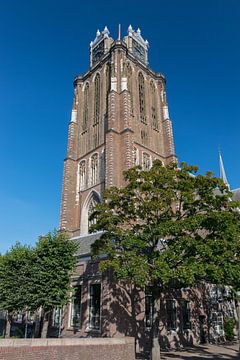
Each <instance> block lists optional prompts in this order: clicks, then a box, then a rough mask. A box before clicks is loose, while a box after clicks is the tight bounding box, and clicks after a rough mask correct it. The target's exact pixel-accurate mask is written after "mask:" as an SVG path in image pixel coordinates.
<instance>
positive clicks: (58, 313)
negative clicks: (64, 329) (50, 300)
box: [52, 307, 63, 327]
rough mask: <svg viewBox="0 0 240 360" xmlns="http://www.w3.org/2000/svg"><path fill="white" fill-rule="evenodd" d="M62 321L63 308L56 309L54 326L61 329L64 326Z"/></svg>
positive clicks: (53, 315) (53, 317) (53, 320)
mask: <svg viewBox="0 0 240 360" xmlns="http://www.w3.org/2000/svg"><path fill="white" fill-rule="evenodd" d="M62 321H63V319H62V308H60V307H58V308H55V309H54V310H53V314H52V326H54V327H59V326H61V325H62Z"/></svg>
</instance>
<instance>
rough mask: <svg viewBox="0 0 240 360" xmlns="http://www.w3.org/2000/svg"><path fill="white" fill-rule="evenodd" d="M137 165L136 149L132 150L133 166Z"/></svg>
mask: <svg viewBox="0 0 240 360" xmlns="http://www.w3.org/2000/svg"><path fill="white" fill-rule="evenodd" d="M138 163H139V161H138V149H137V148H135V147H134V148H133V166H137V165H138Z"/></svg>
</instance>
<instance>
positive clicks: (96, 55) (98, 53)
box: [92, 41, 104, 65]
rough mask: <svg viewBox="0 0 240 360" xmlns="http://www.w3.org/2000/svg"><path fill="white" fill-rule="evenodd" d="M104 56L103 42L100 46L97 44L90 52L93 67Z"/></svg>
mask: <svg viewBox="0 0 240 360" xmlns="http://www.w3.org/2000/svg"><path fill="white" fill-rule="evenodd" d="M103 55H104V42H103V41H101V42H100V44H98V45H97V46H96V47H95V48H94V49H93V52H92V63H93V65H94V64H96V63H97V62H98V61H99V60H100V59H101V57H102V56H103Z"/></svg>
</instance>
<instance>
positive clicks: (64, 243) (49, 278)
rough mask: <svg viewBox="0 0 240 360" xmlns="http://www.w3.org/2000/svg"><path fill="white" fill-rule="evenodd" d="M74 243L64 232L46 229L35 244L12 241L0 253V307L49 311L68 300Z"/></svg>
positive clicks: (14, 311) (11, 310) (10, 310)
mask: <svg viewBox="0 0 240 360" xmlns="http://www.w3.org/2000/svg"><path fill="white" fill-rule="evenodd" d="M76 249H77V245H76V243H74V242H73V241H70V240H68V238H67V237H66V235H65V233H57V232H56V231H55V232H53V233H48V234H47V235H46V236H44V237H41V238H40V239H39V241H38V242H37V244H36V246H34V247H28V246H25V245H20V244H16V245H15V246H13V247H12V248H11V249H10V250H9V251H8V252H7V253H6V254H4V255H1V256H0V308H1V309H2V310H7V311H8V312H9V313H10V314H11V313H16V312H18V311H22V312H24V311H27V310H37V309H39V308H40V307H41V308H42V309H43V310H44V311H46V312H47V311H50V310H52V309H53V308H54V307H61V306H63V305H64V304H66V302H67V301H68V298H69V288H70V276H71V274H72V272H73V270H74V268H75V263H76V258H75V253H76Z"/></svg>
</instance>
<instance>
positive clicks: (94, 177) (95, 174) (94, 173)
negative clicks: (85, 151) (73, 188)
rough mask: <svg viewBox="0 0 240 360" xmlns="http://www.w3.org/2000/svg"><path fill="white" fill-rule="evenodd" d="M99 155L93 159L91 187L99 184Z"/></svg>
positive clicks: (95, 155)
mask: <svg viewBox="0 0 240 360" xmlns="http://www.w3.org/2000/svg"><path fill="white" fill-rule="evenodd" d="M98 165H99V164H98V154H94V155H93V156H92V157H91V185H95V184H96V183H97V182H98V178H99V176H98V168H99V166H98Z"/></svg>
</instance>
